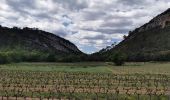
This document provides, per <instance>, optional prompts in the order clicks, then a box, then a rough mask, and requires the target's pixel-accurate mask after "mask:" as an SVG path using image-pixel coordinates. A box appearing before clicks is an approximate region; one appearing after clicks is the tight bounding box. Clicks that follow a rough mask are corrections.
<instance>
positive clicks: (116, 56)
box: [112, 52, 126, 66]
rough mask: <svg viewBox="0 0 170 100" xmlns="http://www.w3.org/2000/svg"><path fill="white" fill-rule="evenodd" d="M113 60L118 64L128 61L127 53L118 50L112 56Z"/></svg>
mask: <svg viewBox="0 0 170 100" xmlns="http://www.w3.org/2000/svg"><path fill="white" fill-rule="evenodd" d="M112 60H113V62H114V63H115V65H116V66H121V65H123V64H124V63H125V61H126V55H125V54H124V53H122V52H116V53H115V54H114V55H113V57H112Z"/></svg>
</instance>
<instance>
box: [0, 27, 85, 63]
mask: <svg viewBox="0 0 170 100" xmlns="http://www.w3.org/2000/svg"><path fill="white" fill-rule="evenodd" d="M11 52H12V53H15V55H16V53H17V54H19V55H26V54H27V56H30V55H32V58H33V59H34V58H35V56H37V55H38V56H42V55H45V56H46V57H47V56H49V55H50V57H51V55H52V56H53V58H54V56H55V57H56V58H57V57H58V58H57V59H60V57H63V58H64V57H67V56H69V55H72V56H73V55H79V54H83V53H82V52H81V51H80V50H79V49H78V48H77V47H76V46H75V45H74V44H73V43H71V42H70V41H68V40H65V39H64V38H61V37H59V36H56V35H54V34H52V33H49V32H45V31H42V30H38V29H33V28H27V27H26V28H23V29H19V28H17V27H14V28H7V27H2V26H0V53H1V54H2V55H4V54H5V53H6V54H5V55H9V54H12V53H11ZM21 53H22V54H21ZM13 55H14V54H13ZM0 58H1V55H0ZM37 58H38V57H37ZM39 58H40V57H39ZM39 58H38V59H39ZM42 58H45V57H44V56H43V57H42ZM33 61H34V60H33Z"/></svg>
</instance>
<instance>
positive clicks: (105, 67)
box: [0, 62, 170, 75]
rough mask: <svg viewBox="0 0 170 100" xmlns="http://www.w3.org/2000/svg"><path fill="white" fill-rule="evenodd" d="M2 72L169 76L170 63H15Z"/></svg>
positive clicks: (3, 67) (0, 67)
mask: <svg viewBox="0 0 170 100" xmlns="http://www.w3.org/2000/svg"><path fill="white" fill-rule="evenodd" d="M0 69H1V70H2V69H3V70H23V71H56V72H62V71H63V72H91V73H93V72H95V73H114V74H134V73H140V74H148V73H150V74H168V75H170V62H164V63H158V62H147V63H126V64H125V65H124V66H114V64H113V63H104V62H84V63H14V64H5V65H0Z"/></svg>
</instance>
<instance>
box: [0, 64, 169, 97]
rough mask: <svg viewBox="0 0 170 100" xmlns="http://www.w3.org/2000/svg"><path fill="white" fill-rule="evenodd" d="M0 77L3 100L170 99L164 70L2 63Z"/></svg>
mask: <svg viewBox="0 0 170 100" xmlns="http://www.w3.org/2000/svg"><path fill="white" fill-rule="evenodd" d="M5 66H10V65H5ZM39 66H40V65H37V67H39ZM68 66H69V65H68ZM72 66H73V65H72ZM15 67H16V65H15ZM106 67H107V68H109V67H108V66H106ZM17 68H18V66H17ZM83 68H84V66H83ZM97 68H98V67H96V69H97ZM135 68H136V67H135ZM84 69H85V68H84ZM125 69H126V68H125ZM132 70H134V69H133V68H132ZM153 70H154V69H153ZM0 76H1V77H0V100H32V99H33V100H61V99H62V100H63V99H64V100H65V99H66V100H82V99H83V100H91V99H93V100H169V99H170V96H169V95H170V76H169V74H168V73H166V74H163V73H161V72H160V74H155V73H144V74H142V73H138V72H134V73H119V74H118V73H113V72H109V70H108V72H83V71H75V72H72V71H51V70H50V71H37V70H36V71H28V70H21V69H20V70H19V68H18V70H16V69H15V70H7V69H4V68H3V66H0Z"/></svg>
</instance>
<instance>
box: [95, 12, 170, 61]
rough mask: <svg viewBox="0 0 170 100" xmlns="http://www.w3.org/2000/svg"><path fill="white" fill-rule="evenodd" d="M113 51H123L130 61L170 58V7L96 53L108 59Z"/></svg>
mask: <svg viewBox="0 0 170 100" xmlns="http://www.w3.org/2000/svg"><path fill="white" fill-rule="evenodd" d="M115 52H123V53H125V54H126V55H128V60H130V61H145V60H146V61H151V60H165V59H166V60H168V59H169V58H170V57H169V56H170V9H167V10H166V11H165V12H163V13H161V14H159V15H158V16H156V17H154V18H153V19H152V20H150V21H149V22H148V23H146V24H144V25H142V26H141V27H139V28H136V29H135V30H133V31H130V32H129V34H128V36H127V37H126V38H125V39H124V40H123V41H121V42H120V43H119V44H117V45H116V46H114V47H113V48H112V49H110V50H106V51H105V52H102V51H99V52H98V53H96V55H100V56H103V55H104V58H107V59H108V56H110V55H112V54H114V53H115ZM169 60H170V59H169Z"/></svg>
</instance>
